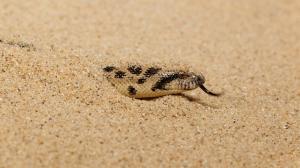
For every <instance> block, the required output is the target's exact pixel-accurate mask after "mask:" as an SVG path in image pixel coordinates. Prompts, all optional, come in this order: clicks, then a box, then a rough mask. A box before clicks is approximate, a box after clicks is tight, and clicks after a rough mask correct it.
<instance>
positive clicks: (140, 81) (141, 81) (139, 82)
mask: <svg viewBox="0 0 300 168" xmlns="http://www.w3.org/2000/svg"><path fill="white" fill-rule="evenodd" d="M145 82H146V78H140V79H138V81H137V83H138V84H143V83H145Z"/></svg>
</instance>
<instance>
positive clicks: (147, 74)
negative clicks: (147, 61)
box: [144, 67, 161, 78]
mask: <svg viewBox="0 0 300 168" xmlns="http://www.w3.org/2000/svg"><path fill="white" fill-rule="evenodd" d="M160 70H161V68H155V67H150V68H148V69H147V70H146V71H145V73H144V76H145V77H147V78H149V77H151V76H153V75H155V74H157V72H158V71H160Z"/></svg>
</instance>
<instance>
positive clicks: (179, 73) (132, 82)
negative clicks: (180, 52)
mask: <svg viewBox="0 0 300 168" xmlns="http://www.w3.org/2000/svg"><path fill="white" fill-rule="evenodd" d="M103 72H104V75H105V76H106V78H107V79H108V81H109V82H110V83H111V84H112V85H113V86H114V87H116V89H117V90H118V91H119V92H120V93H121V94H123V95H126V96H129V97H133V98H150V97H159V96H164V95H170V94H178V93H182V92H185V91H188V90H193V89H196V88H198V87H200V88H201V89H202V90H203V91H204V92H205V93H207V94H209V95H212V96H219V95H221V94H220V93H213V92H211V91H209V90H207V89H206V88H205V87H204V85H203V84H204V82H205V78H204V76H203V75H202V74H195V73H193V72H189V71H186V70H181V69H177V70H168V69H165V68H163V67H161V66H157V65H140V64H126V65H120V66H113V65H108V66H105V67H104V68H103Z"/></svg>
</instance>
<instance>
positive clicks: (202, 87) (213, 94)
mask: <svg viewBox="0 0 300 168" xmlns="http://www.w3.org/2000/svg"><path fill="white" fill-rule="evenodd" d="M199 87H200V88H201V89H202V90H203V91H204V92H205V93H207V94H208V95H211V96H221V95H222V94H223V93H214V92H212V91H210V90H208V89H206V87H205V86H204V85H199Z"/></svg>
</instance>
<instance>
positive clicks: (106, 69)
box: [103, 66, 115, 72]
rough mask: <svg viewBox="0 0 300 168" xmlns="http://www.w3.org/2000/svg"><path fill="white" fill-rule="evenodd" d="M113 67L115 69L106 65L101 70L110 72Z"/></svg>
mask: <svg viewBox="0 0 300 168" xmlns="http://www.w3.org/2000/svg"><path fill="white" fill-rule="evenodd" d="M114 69H115V67H114V66H106V67H105V68H103V71H105V72H111V71H113V70H114Z"/></svg>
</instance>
